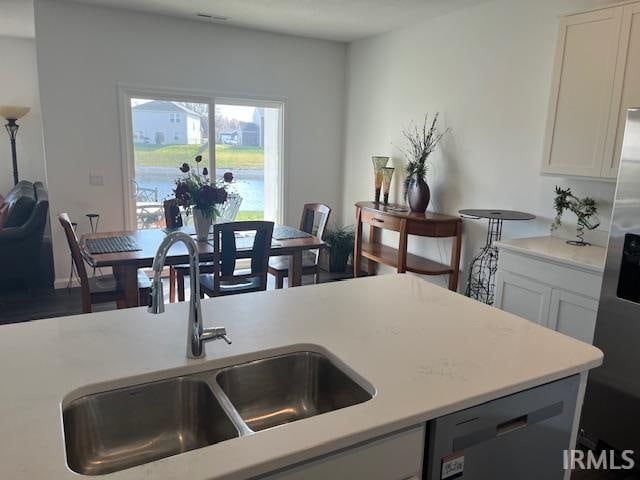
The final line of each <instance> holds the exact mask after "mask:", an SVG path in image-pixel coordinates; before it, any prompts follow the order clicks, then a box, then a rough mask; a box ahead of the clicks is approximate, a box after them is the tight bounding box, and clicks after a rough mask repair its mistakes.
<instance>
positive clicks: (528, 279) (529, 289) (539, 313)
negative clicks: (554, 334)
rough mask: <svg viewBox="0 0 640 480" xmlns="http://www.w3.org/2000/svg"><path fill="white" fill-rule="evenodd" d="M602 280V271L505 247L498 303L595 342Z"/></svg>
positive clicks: (540, 321) (498, 282)
mask: <svg viewBox="0 0 640 480" xmlns="http://www.w3.org/2000/svg"><path fill="white" fill-rule="evenodd" d="M576 248H577V247H576ZM584 248H586V247H584ZM601 283H602V275H601V274H600V273H598V272H594V271H589V270H588V269H581V268H579V267H576V266H570V265H562V264H560V263H559V262H554V261H551V260H549V259H543V258H535V257H533V256H531V255H523V254H519V253H516V252H513V251H508V250H501V251H500V259H499V261H498V272H497V274H496V296H495V303H494V306H496V307H497V308H500V309H502V310H505V311H507V312H510V313H513V314H515V315H518V316H520V317H523V318H526V319H527V320H531V321H532V322H535V323H538V324H540V325H543V326H545V327H548V328H551V329H553V330H557V331H558V332H562V333H564V334H566V335H569V336H571V337H574V338H577V339H578V340H582V341H583V342H587V343H593V332H594V329H595V324H596V316H597V312H598V300H599V295H600V284H601Z"/></svg>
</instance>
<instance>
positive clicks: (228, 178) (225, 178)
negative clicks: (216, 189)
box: [222, 172, 233, 183]
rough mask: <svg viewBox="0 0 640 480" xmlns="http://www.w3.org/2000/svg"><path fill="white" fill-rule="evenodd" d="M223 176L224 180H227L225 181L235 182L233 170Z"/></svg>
mask: <svg viewBox="0 0 640 480" xmlns="http://www.w3.org/2000/svg"><path fill="white" fill-rule="evenodd" d="M222 178H224V181H225V182H227V183H231V182H233V173H231V172H226V173H225V174H224V175H223V176H222Z"/></svg>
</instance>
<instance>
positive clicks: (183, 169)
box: [178, 163, 191, 173]
mask: <svg viewBox="0 0 640 480" xmlns="http://www.w3.org/2000/svg"><path fill="white" fill-rule="evenodd" d="M178 168H180V171H181V172H182V173H188V172H189V170H191V167H190V166H189V164H188V163H183V164H182V165H180V167H178Z"/></svg>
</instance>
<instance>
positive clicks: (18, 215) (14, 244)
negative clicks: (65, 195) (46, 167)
mask: <svg viewBox="0 0 640 480" xmlns="http://www.w3.org/2000/svg"><path fill="white" fill-rule="evenodd" d="M5 202H6V203H8V204H9V212H8V216H7V219H6V222H5V225H4V227H3V228H2V229H1V230H0V284H1V285H2V286H7V285H12V286H13V285H16V283H22V284H23V285H25V286H27V287H29V288H32V287H35V286H40V285H41V284H42V281H41V278H40V277H41V275H42V263H41V253H42V250H43V246H42V242H43V235H44V230H45V226H46V224H47V218H48V212H49V196H48V194H47V190H46V189H45V188H44V185H43V184H42V183H40V182H36V183H31V182H27V181H22V182H19V183H18V184H17V185H16V186H15V187H14V188H13V189H12V190H11V191H10V192H9V193H8V194H7V196H6V197H5Z"/></svg>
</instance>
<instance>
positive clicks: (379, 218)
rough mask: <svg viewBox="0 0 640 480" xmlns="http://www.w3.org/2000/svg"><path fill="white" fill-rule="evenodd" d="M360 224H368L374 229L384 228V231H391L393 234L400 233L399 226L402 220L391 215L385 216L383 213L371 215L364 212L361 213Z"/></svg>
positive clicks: (371, 213)
mask: <svg viewBox="0 0 640 480" xmlns="http://www.w3.org/2000/svg"><path fill="white" fill-rule="evenodd" d="M362 223H368V224H369V225H373V226H374V227H380V228H384V229H385V230H392V231H394V232H399V231H400V224H401V223H402V220H401V219H400V218H398V217H394V216H392V215H385V214H383V213H373V212H368V211H366V210H363V211H362Z"/></svg>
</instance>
